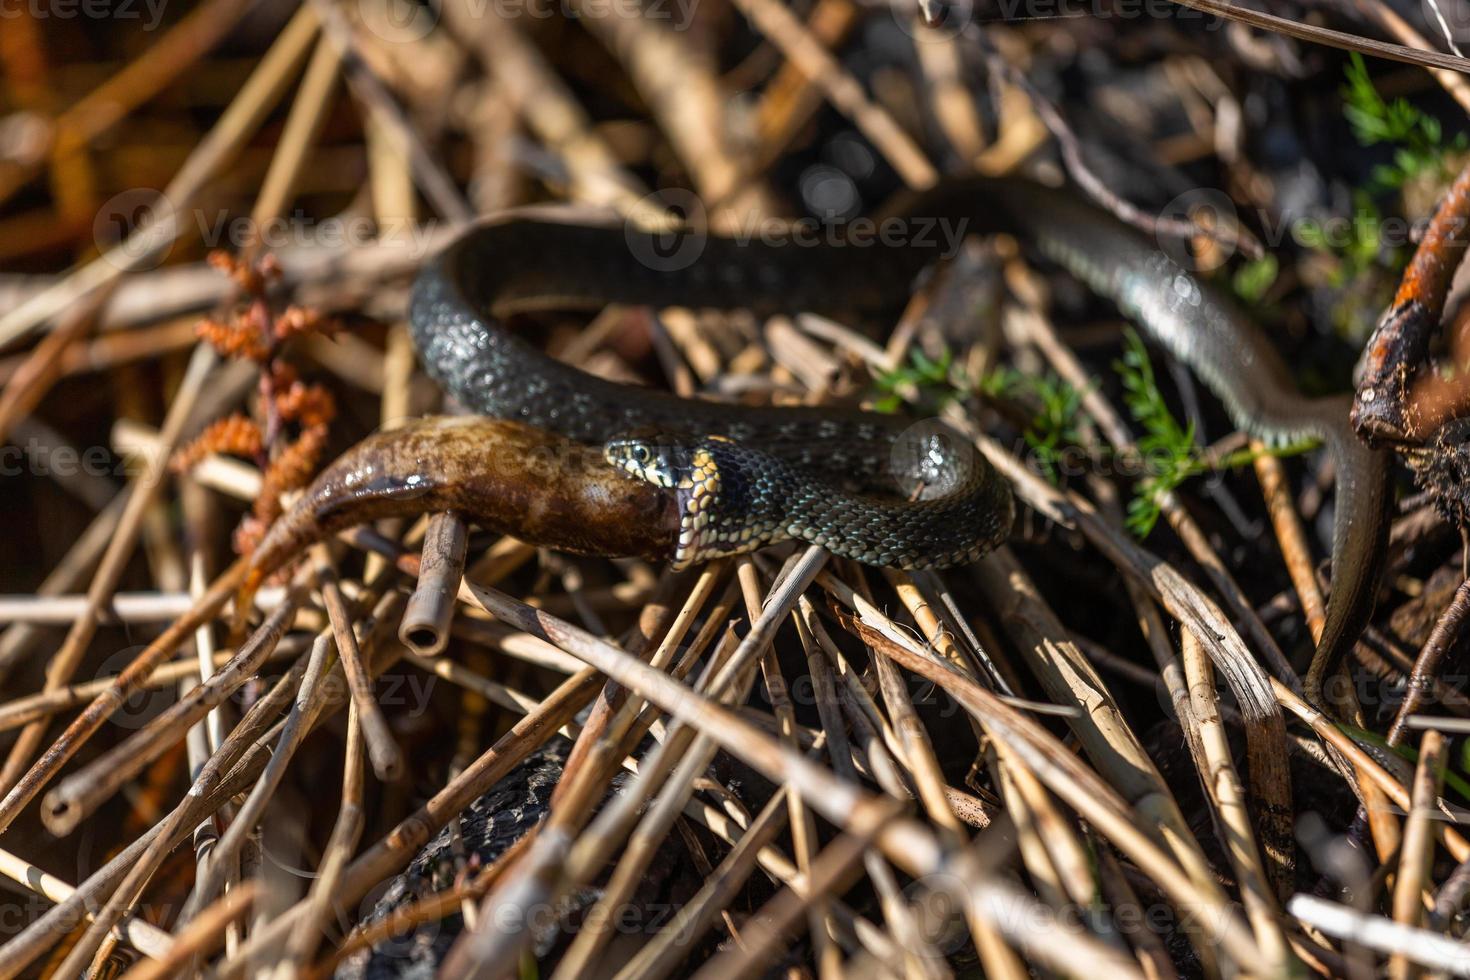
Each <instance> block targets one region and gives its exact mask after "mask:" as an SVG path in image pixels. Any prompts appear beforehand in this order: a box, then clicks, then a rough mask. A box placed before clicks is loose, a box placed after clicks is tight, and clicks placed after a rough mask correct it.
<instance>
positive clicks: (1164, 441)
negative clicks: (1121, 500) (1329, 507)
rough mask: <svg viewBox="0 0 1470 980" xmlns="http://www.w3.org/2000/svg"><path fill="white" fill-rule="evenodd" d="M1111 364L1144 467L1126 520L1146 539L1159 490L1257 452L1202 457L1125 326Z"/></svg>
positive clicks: (1241, 462)
mask: <svg viewBox="0 0 1470 980" xmlns="http://www.w3.org/2000/svg"><path fill="white" fill-rule="evenodd" d="M1113 367H1114V370H1116V371H1117V372H1118V376H1119V377H1120V378H1121V379H1122V382H1123V402H1124V404H1125V405H1127V407H1128V412H1129V414H1131V415H1132V416H1133V419H1134V421H1136V422H1137V423H1138V424H1139V426H1141V427H1142V429H1143V435H1142V437H1140V438H1139V440H1138V451H1139V453H1140V454H1141V455H1142V456H1143V458H1144V461H1145V463H1146V465H1147V473H1146V475H1145V476H1144V477H1143V478H1142V479H1140V480H1139V481H1138V485H1137V487H1136V488H1135V492H1134V496H1133V499H1132V500H1130V501H1129V502H1128V517H1127V524H1128V529H1129V530H1130V531H1132V532H1133V533H1134V534H1135V535H1136V536H1137V537H1139V538H1146V537H1148V535H1149V532H1151V531H1152V530H1153V529H1154V526H1155V525H1156V524H1158V522H1159V516H1160V503H1159V501H1160V499H1161V498H1162V497H1163V495H1164V494H1166V493H1168V492H1169V491H1171V490H1173V489H1175V488H1176V487H1178V486H1179V485H1180V484H1182V483H1184V481H1185V480H1188V479H1189V478H1190V477H1193V476H1198V475H1200V474H1202V473H1207V472H1210V471H1212V470H1216V469H1219V470H1227V469H1235V468H1237V467H1240V466H1249V465H1250V464H1251V463H1253V462H1254V461H1255V460H1256V458H1257V457H1258V456H1260V455H1262V453H1261V452H1258V451H1256V450H1253V449H1243V450H1240V451H1238V452H1233V453H1230V454H1228V455H1226V456H1224V457H1222V458H1220V459H1218V460H1213V461H1211V460H1208V459H1206V458H1205V457H1204V455H1203V454H1201V452H1200V451H1199V446H1197V445H1196V444H1195V439H1194V423H1192V422H1191V423H1190V424H1188V425H1181V424H1180V423H1179V420H1178V419H1176V418H1175V417H1174V413H1173V412H1171V411H1169V406H1168V404H1167V403H1165V401H1164V395H1163V393H1162V392H1161V391H1159V385H1158V381H1157V379H1156V378H1155V377H1154V368H1153V363H1152V362H1151V361H1150V360H1149V356H1148V349H1147V348H1146V347H1145V346H1144V343H1143V338H1141V337H1140V336H1139V335H1138V332H1137V331H1135V330H1133V329H1132V328H1131V327H1130V328H1129V329H1128V330H1126V331H1125V332H1124V337H1123V355H1122V357H1120V358H1119V359H1118V361H1117V362H1116V363H1115V364H1114V365H1113ZM1312 445H1313V444H1312V443H1310V442H1304V443H1292V444H1290V445H1285V446H1273V447H1270V448H1267V449H1266V450H1264V452H1265V453H1266V454H1269V455H1272V456H1289V455H1293V454H1295V453H1300V452H1304V451H1306V450H1307V449H1309V448H1311V446H1312Z"/></svg>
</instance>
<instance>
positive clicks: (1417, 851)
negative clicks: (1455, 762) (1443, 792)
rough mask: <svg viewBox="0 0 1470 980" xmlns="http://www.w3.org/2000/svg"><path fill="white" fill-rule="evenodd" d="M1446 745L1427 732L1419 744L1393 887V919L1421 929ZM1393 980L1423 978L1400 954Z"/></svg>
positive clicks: (1392, 966) (1391, 969)
mask: <svg viewBox="0 0 1470 980" xmlns="http://www.w3.org/2000/svg"><path fill="white" fill-rule="evenodd" d="M1447 747H1448V746H1447V743H1446V741H1445V738H1444V736H1443V735H1441V734H1440V733H1439V732H1436V731H1433V730H1431V731H1427V732H1425V733H1424V736H1423V737H1422V738H1421V739H1420V740H1419V765H1418V768H1416V769H1415V771H1414V787H1413V795H1412V805H1411V806H1410V807H1409V816H1408V819H1407V820H1405V821H1404V838H1403V843H1402V844H1401V845H1400V846H1399V864H1398V873H1397V874H1396V875H1395V876H1394V883H1393V919H1394V921H1395V922H1398V923H1400V924H1402V925H1406V926H1411V927H1414V928H1418V927H1420V926H1422V925H1423V924H1424V919H1425V909H1424V895H1425V888H1426V885H1427V884H1428V883H1429V881H1430V872H1431V870H1432V865H1433V861H1434V838H1435V833H1434V824H1435V822H1436V821H1438V820H1440V819H1442V818H1443V816H1444V813H1443V811H1442V810H1441V809H1440V807H1439V805H1438V804H1439V793H1440V789H1441V788H1442V787H1443V786H1444V775H1445V765H1446V761H1447V760H1446V758H1445V754H1446V749H1447ZM1388 975H1389V977H1391V978H1393V980H1410V978H1412V977H1417V976H1419V975H1420V971H1419V970H1417V969H1415V968H1414V966H1413V965H1412V964H1411V961H1410V960H1409V959H1408V958H1407V957H1405V956H1403V955H1402V954H1397V955H1395V956H1393V957H1391V958H1390V959H1389V961H1388Z"/></svg>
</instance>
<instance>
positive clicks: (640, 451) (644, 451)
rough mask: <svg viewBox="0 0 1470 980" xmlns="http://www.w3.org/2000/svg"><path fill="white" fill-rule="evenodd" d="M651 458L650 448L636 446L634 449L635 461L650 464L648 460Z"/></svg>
mask: <svg viewBox="0 0 1470 980" xmlns="http://www.w3.org/2000/svg"><path fill="white" fill-rule="evenodd" d="M649 456H650V453H649V452H648V447H647V446H634V447H633V458H634V459H635V460H637V461H638V462H640V463H645V464H646V463H647V462H648V460H649Z"/></svg>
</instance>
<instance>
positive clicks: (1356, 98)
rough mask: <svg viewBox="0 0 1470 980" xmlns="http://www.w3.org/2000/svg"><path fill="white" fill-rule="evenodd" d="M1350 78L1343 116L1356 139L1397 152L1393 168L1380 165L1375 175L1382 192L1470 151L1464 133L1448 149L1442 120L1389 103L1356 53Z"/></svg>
mask: <svg viewBox="0 0 1470 980" xmlns="http://www.w3.org/2000/svg"><path fill="white" fill-rule="evenodd" d="M1346 76H1347V82H1346V84H1345V85H1344V86H1343V90H1342V99H1343V109H1342V111H1343V115H1344V117H1346V119H1347V121H1348V125H1349V126H1351V127H1352V129H1353V135H1354V136H1356V137H1357V139H1358V142H1359V143H1362V144H1363V145H1364V146H1376V145H1380V144H1385V145H1388V146H1392V147H1393V151H1394V152H1393V162H1392V163H1387V164H1379V165H1378V166H1377V167H1375V168H1374V170H1373V183H1374V185H1376V189H1377V190H1396V189H1398V188H1400V187H1402V186H1404V184H1405V183H1406V182H1407V181H1409V180H1410V179H1412V178H1414V177H1415V176H1417V175H1419V174H1421V173H1424V172H1425V171H1431V170H1444V169H1445V156H1446V154H1447V153H1448V152H1450V151H1456V150H1463V149H1465V146H1466V138H1465V134H1464V133H1459V134H1457V135H1456V136H1455V138H1454V139H1453V140H1452V141H1450V142H1449V143H1448V144H1446V143H1445V141H1444V130H1443V128H1442V127H1441V126H1440V123H1439V120H1438V119H1436V118H1435V117H1433V116H1431V115H1429V114H1428V113H1426V112H1424V111H1423V110H1421V109H1419V108H1418V107H1417V106H1415V105H1413V104H1411V103H1410V102H1409V101H1408V100H1406V99H1401V98H1400V99H1394V100H1393V101H1392V102H1390V101H1388V100H1386V99H1384V97H1383V96H1382V95H1380V94H1379V92H1378V89H1377V88H1376V87H1375V86H1374V85H1373V79H1372V78H1370V77H1369V76H1368V67H1367V65H1366V64H1364V62H1363V56H1362V55H1360V54H1358V53H1357V52H1356V51H1354V52H1353V53H1352V57H1351V59H1350V60H1349V62H1348V66H1347V69H1346Z"/></svg>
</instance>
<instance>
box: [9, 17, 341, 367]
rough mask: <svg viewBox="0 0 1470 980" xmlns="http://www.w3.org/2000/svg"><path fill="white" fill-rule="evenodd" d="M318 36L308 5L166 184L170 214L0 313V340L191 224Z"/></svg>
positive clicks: (65, 304)
mask: <svg viewBox="0 0 1470 980" xmlns="http://www.w3.org/2000/svg"><path fill="white" fill-rule="evenodd" d="M315 35H316V18H315V17H314V16H313V15H312V13H311V12H310V11H309V10H307V9H302V10H299V11H298V12H297V13H296V15H295V16H294V17H293V18H292V19H291V22H290V23H289V24H288V25H287V26H286V27H285V29H283V30H282V31H281V33H280V35H279V36H278V37H277V38H276V41H275V43H274V44H273V45H272V46H271V48H270V49H269V50H268V51H267V52H266V53H265V54H264V55H262V56H261V59H260V61H259V62H257V64H256V67H255V70H254V71H253V72H251V74H250V77H249V78H248V79H247V80H246V81H245V84H244V85H242V86H241V87H240V91H239V93H238V94H237V95H236V96H235V98H234V99H233V100H232V101H231V102H230V105H229V107H228V108H226V109H225V111H224V113H223V114H221V116H220V118H219V120H218V121H217V122H216V123H215V124H214V127H213V128H212V129H211V130H210V131H209V133H208V134H207V135H206V136H205V137H204V139H203V140H201V141H200V143H199V145H198V146H196V147H195V149H194V151H193V152H192V153H191V154H190V155H189V159H188V160H187V161H186V162H185V164H184V166H183V167H182V168H180V170H179V172H178V173H177V174H176V175H175V176H174V178H173V180H171V181H169V184H168V186H167V187H166V188H164V191H163V199H164V200H166V201H168V202H169V207H168V209H167V212H168V213H167V214H165V215H163V216H161V217H160V218H159V220H155V221H153V222H151V223H149V224H147V225H144V226H143V227H141V228H139V229H138V231H137V232H135V233H134V234H133V235H131V236H130V237H129V238H128V239H127V240H126V241H124V242H121V243H119V244H118V245H115V246H113V247H112V248H110V249H108V250H107V251H106V252H105V253H103V254H102V255H101V256H100V257H98V258H96V259H93V260H92V261H91V262H89V263H87V264H86V265H84V266H82V267H81V268H79V269H77V270H75V271H73V272H71V273H69V274H67V275H66V276H65V277H63V278H61V279H60V280H58V281H57V282H56V283H54V284H53V285H51V286H49V287H48V288H46V289H45V290H43V291H41V292H40V293H37V294H35V295H34V296H31V297H30V298H29V299H27V300H25V301H24V302H22V303H21V304H20V305H18V306H16V307H14V308H12V309H11V310H10V311H9V312H7V313H5V314H4V315H3V316H0V347H3V346H5V345H8V344H10V343H12V342H14V341H15V340H17V339H19V338H20V337H22V336H24V335H25V334H26V333H28V332H30V331H31V330H33V329H35V328H37V327H39V326H40V325H41V324H43V323H45V322H46V321H47V320H50V319H51V318H52V317H54V316H56V315H57V314H59V313H61V312H62V311H64V310H65V309H66V308H67V307H68V306H70V305H71V304H72V303H73V302H75V301H77V300H78V299H80V298H81V297H83V296H86V295H87V294H89V293H91V292H92V291H93V290H94V289H97V288H99V287H101V286H104V285H106V284H107V283H109V282H111V281H113V280H114V279H117V278H119V277H120V276H122V275H124V274H125V273H127V272H129V271H131V270H133V269H135V268H137V267H138V266H139V265H141V264H143V263H144V262H145V261H147V260H148V259H151V258H152V257H153V256H155V255H156V254H157V252H158V251H159V250H160V249H162V248H165V247H167V246H168V245H170V244H172V242H173V241H174V239H175V238H176V237H177V236H178V235H180V234H182V233H183V232H184V231H185V230H186V228H187V227H188V225H187V224H186V223H185V222H183V220H182V217H181V216H182V213H183V211H184V209H186V208H187V207H189V205H190V203H192V202H193V201H194V200H195V198H196V196H197V195H198V193H199V191H200V189H201V188H202V187H203V185H204V184H205V183H206V182H207V181H208V180H209V179H210V178H211V177H213V176H214V175H215V174H216V173H218V171H219V169H220V167H221V166H222V165H223V164H224V163H225V161H227V160H229V159H231V158H233V157H234V156H235V155H236V154H237V153H238V152H239V150H240V148H241V147H242V146H244V145H245V141H246V140H248V139H249V138H250V136H251V135H252V134H254V132H255V130H256V129H257V127H259V125H260V123H261V122H262V121H263V120H264V119H265V117H266V115H268V114H269V112H270V111H271V110H272V109H273V108H274V107H275V105H276V103H277V102H278V101H279V100H280V98H281V97H282V96H283V95H284V94H285V92H286V89H287V87H288V86H289V85H290V83H291V80H292V77H293V76H294V74H295V69H296V66H297V65H298V64H299V63H300V61H301V60H302V59H303V58H304V57H305V55H306V52H307V49H308V47H309V46H310V44H311V41H312V38H313V37H314V36H315ZM160 210H162V209H160Z"/></svg>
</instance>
